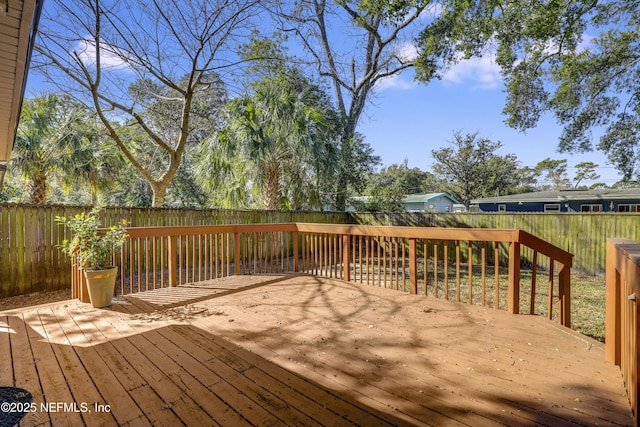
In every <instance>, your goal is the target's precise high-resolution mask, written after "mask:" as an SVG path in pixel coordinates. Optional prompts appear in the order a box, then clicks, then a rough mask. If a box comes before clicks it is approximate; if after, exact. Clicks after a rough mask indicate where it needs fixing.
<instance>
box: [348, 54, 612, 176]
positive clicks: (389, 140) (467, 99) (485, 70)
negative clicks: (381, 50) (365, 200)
mask: <svg viewBox="0 0 640 427" xmlns="http://www.w3.org/2000/svg"><path fill="white" fill-rule="evenodd" d="M503 89H504V83H503V81H502V79H501V77H500V73H499V69H498V68H497V66H496V65H495V64H493V63H492V62H491V60H490V59H488V58H483V59H479V60H473V61H467V62H464V63H462V64H461V65H458V66H457V67H455V68H453V69H452V70H450V72H448V73H447V74H445V75H444V76H443V79H442V80H438V81H433V82H431V83H430V84H429V85H424V84H421V83H417V82H415V81H413V74H412V72H411V71H408V72H406V73H405V74H402V75H400V76H399V77H397V78H395V79H394V80H393V81H389V82H386V83H385V85H383V86H381V87H379V88H378V89H377V92H376V95H375V96H374V97H373V98H372V102H371V103H370V105H369V106H368V108H367V110H366V115H365V116H364V117H363V118H362V120H361V122H360V126H359V129H358V130H359V132H361V133H362V134H363V135H365V137H366V141H367V142H368V143H369V144H370V145H371V146H372V147H373V148H374V150H375V152H376V154H377V155H379V156H380V157H382V159H383V164H384V166H388V165H390V164H392V163H401V162H403V161H404V159H405V158H407V159H408V160H409V166H410V167H418V168H420V169H422V170H430V169H431V167H432V165H433V158H432V157H431V150H433V149H438V148H440V147H443V146H446V145H447V141H450V140H452V139H453V132H454V131H457V130H462V132H463V133H464V134H467V133H474V132H476V131H478V132H479V135H480V136H481V137H484V138H488V139H491V140H493V141H500V142H502V144H503V147H502V148H501V149H500V151H499V153H500V154H503V155H504V154H508V153H513V154H515V155H516V156H517V157H518V159H519V160H520V162H521V166H531V167H533V166H535V165H536V163H538V162H539V161H541V160H544V159H545V158H547V157H550V158H552V159H567V163H568V166H569V168H568V174H569V177H570V178H573V176H574V173H575V169H574V168H573V167H574V166H575V165H576V164H577V163H580V162H582V161H593V162H594V163H598V164H599V165H600V168H599V169H598V170H597V172H598V173H599V174H600V175H601V179H599V180H598V181H599V182H604V183H606V184H608V185H612V184H614V183H615V182H617V181H619V180H620V179H621V176H620V175H619V174H618V172H617V171H616V169H615V168H614V167H613V166H611V165H610V164H609V163H608V162H607V158H606V156H605V155H604V154H603V153H601V152H598V151H593V152H591V153H585V154H569V153H558V152H557V146H558V137H559V135H560V132H561V127H560V126H559V125H558V124H557V123H556V121H555V117H553V115H552V114H551V113H548V114H546V115H544V116H543V118H542V119H541V121H540V123H539V125H538V126H537V127H536V128H534V129H531V130H529V131H527V133H522V132H520V131H517V130H515V129H511V128H509V127H508V126H507V125H506V124H505V123H504V120H505V116H503V115H502V109H503V107H504V104H505V94H504V92H503ZM595 138H596V140H595V141H594V142H595V143H596V144H597V142H598V141H597V136H595ZM584 183H585V184H587V185H589V184H591V183H592V182H584Z"/></svg>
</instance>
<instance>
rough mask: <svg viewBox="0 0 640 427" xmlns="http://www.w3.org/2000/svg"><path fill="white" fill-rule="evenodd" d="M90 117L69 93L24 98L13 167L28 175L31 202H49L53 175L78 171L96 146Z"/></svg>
mask: <svg viewBox="0 0 640 427" xmlns="http://www.w3.org/2000/svg"><path fill="white" fill-rule="evenodd" d="M88 121H89V122H90V112H89V111H88V110H87V109H86V108H85V107H84V106H83V105H82V104H80V103H78V102H74V101H72V100H71V99H70V98H69V97H66V96H59V95H55V94H50V95H45V96H40V97H37V98H33V99H26V100H25V101H24V103H23V107H22V114H21V119H20V123H19V125H18V130H17V134H16V141H15V145H14V148H13V153H12V159H11V162H10V168H11V170H12V172H15V173H17V174H20V175H21V176H22V177H23V178H24V179H26V181H27V189H28V192H29V199H30V201H31V203H34V204H45V203H46V202H47V193H48V191H49V187H50V180H51V179H52V178H53V176H54V175H55V174H56V173H64V174H66V175H67V176H74V175H76V173H77V171H78V168H79V166H80V165H81V163H79V162H78V160H80V159H82V158H83V157H84V156H85V155H86V153H87V152H89V151H92V149H93V148H95V146H94V145H92V144H90V143H89V142H88V140H89V139H90V138H93V137H95V132H96V130H95V128H91V127H88V126H87V125H86V123H87V122H88ZM76 177H78V176H77V175H76ZM79 177H80V178H86V177H83V176H79Z"/></svg>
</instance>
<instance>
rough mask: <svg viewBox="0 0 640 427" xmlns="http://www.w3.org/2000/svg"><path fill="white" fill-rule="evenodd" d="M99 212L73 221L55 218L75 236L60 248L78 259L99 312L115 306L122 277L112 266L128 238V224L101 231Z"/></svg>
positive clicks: (73, 218)
mask: <svg viewBox="0 0 640 427" xmlns="http://www.w3.org/2000/svg"><path fill="white" fill-rule="evenodd" d="M99 212H100V209H99V208H94V209H92V210H91V211H90V212H89V213H88V214H87V213H85V212H82V213H80V214H77V215H75V216H73V217H70V218H65V217H60V216H56V218H55V220H56V222H57V223H59V224H63V225H64V226H65V227H67V228H69V230H71V232H72V233H73V237H72V238H71V240H66V239H65V240H64V241H63V242H62V244H61V245H60V247H61V248H62V249H63V250H64V251H65V252H66V253H67V254H68V255H69V256H71V257H75V258H76V259H77V262H78V264H79V266H80V268H81V269H82V270H83V272H84V275H85V277H86V279H87V290H88V292H89V299H90V301H91V305H93V306H94V307H96V308H101V307H106V306H109V305H111V297H112V296H113V291H114V288H115V283H116V276H117V274H118V267H117V266H114V265H113V264H112V257H113V253H114V252H115V251H116V250H117V249H119V248H120V247H122V245H123V244H124V241H125V240H126V238H127V237H128V236H127V231H126V230H125V228H124V224H118V225H114V226H112V227H110V228H108V229H101V228H100V220H99V218H98V214H99Z"/></svg>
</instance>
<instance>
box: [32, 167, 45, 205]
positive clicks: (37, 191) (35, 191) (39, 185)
mask: <svg viewBox="0 0 640 427" xmlns="http://www.w3.org/2000/svg"><path fill="white" fill-rule="evenodd" d="M28 186H29V198H30V199H31V203H33V204H35V205H44V204H46V203H47V174H46V173H44V172H42V171H38V172H36V173H35V174H34V175H33V176H32V177H31V182H30V183H29V184H28Z"/></svg>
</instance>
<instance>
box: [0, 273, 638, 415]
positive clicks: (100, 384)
mask: <svg viewBox="0 0 640 427" xmlns="http://www.w3.org/2000/svg"><path fill="white" fill-rule="evenodd" d="M0 385H15V386H18V387H22V388H25V389H27V390H29V391H31V392H32V393H33V395H34V398H35V402H36V403H37V405H40V403H42V402H49V403H51V402H58V403H62V404H67V406H66V407H65V406H62V407H61V408H62V409H63V410H59V411H52V410H50V409H51V408H50V407H46V408H44V409H48V410H41V409H43V408H41V407H40V406H38V408H37V409H38V410H36V411H34V412H33V413H30V414H28V415H27V416H26V417H25V419H24V420H23V422H22V424H21V425H40V424H47V423H51V424H53V425H59V424H69V425H76V424H86V425H98V424H103V425H116V424H118V425H125V424H136V425H138V424H141V425H144V424H149V425H179V424H182V423H184V424H186V425H212V424H219V425H224V426H227V425H274V424H288V425H343V424H345V425H346V424H349V425H350V424H356V425H365V426H370V425H474V426H475V425H491V424H496V425H497V424H506V425H534V424H538V425H552V426H557V425H576V424H577V425H593V424H596V423H597V424H599V425H631V424H633V418H632V417H631V411H630V408H629V403H628V400H627V397H626V395H625V391H624V388H623V385H622V380H621V378H620V373H619V370H618V369H617V368H616V367H615V366H613V365H611V364H608V363H606V362H605V361H604V347H603V345H602V344H601V343H598V342H596V341H594V340H591V339H589V338H587V337H584V336H581V335H580V334H578V333H576V332H574V331H571V330H569V329H567V328H564V327H562V326H559V325H557V324H555V323H552V322H551V321H549V320H547V319H545V318H542V317H540V316H516V315H511V314H508V313H505V312H502V311H498V310H493V309H489V308H482V307H478V306H472V305H467V304H458V303H452V302H447V301H442V300H435V299H432V298H429V297H424V296H416V295H408V294H403V293H398V292H396V291H392V290H389V289H382V288H376V287H370V286H359V285H355V284H352V283H346V282H343V281H339V280H332V279H325V278H319V277H312V276H307V275H275V276H232V277H228V278H225V279H219V280H213V281H209V282H201V283H199V284H196V285H189V286H181V287H177V288H170V289H161V290H156V291H150V292H145V293H139V294H133V295H129V296H127V297H125V298H120V299H118V300H116V301H115V303H114V305H113V306H112V308H111V309H107V310H96V309H93V308H91V307H90V306H89V305H88V304H83V303H79V302H77V301H68V302H65V303H61V304H57V305H49V306H45V307H34V308H30V309H23V310H14V311H10V312H4V313H2V312H0ZM73 403H76V404H77V406H78V408H79V409H80V410H78V411H75V410H74V409H75V407H74V406H73V405H72V404H73ZM82 404H84V405H86V407H87V408H88V410H87V411H83V410H82V409H83V408H84V406H82ZM96 404H98V405H102V406H96ZM106 405H108V407H107V406H106ZM106 408H108V411H107V410H106ZM54 409H58V407H54ZM100 410H101V411H100ZM0 417H1V414H0ZM1 424H2V422H1V420H0V425H1Z"/></svg>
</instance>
